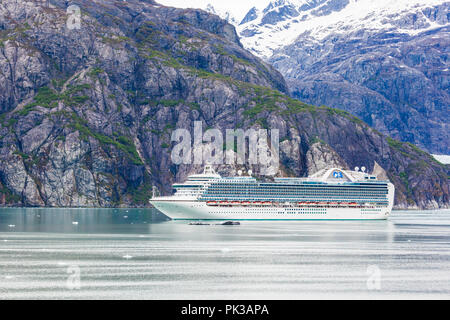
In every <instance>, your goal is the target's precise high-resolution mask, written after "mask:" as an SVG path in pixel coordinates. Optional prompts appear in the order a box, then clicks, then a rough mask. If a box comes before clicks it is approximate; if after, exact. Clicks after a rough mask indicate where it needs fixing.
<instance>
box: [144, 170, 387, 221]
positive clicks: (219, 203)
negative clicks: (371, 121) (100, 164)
mask: <svg viewBox="0 0 450 320" xmlns="http://www.w3.org/2000/svg"><path fill="white" fill-rule="evenodd" d="M173 188H174V189H175V194H174V195H173V196H169V197H155V198H152V199H151V200H150V202H151V203H152V204H153V205H154V206H155V207H156V208H157V209H158V210H160V211H161V212H163V213H164V214H165V215H167V216H169V217H170V218H172V219H176V220H189V219H195V220H322V219H323V220H341V219H342V220H349V219H355V220H357V219H358V220H359V219H361V220H371V219H377V220H378V219H387V217H388V216H389V214H390V212H391V210H392V206H393V204H394V185H393V184H392V183H390V182H389V181H380V180H378V179H377V178H376V177H375V176H371V175H369V174H366V173H364V172H360V171H350V170H341V169H337V168H334V169H328V170H325V169H324V170H321V171H319V172H317V173H316V174H314V175H312V176H310V177H308V178H275V179H274V181H271V182H261V181H258V180H256V179H255V178H253V177H250V176H249V177H245V176H238V177H221V176H220V175H219V174H217V173H216V172H215V171H214V170H213V169H212V167H211V166H206V167H205V169H204V172H203V173H202V174H195V175H191V176H189V177H188V179H187V181H186V182H185V183H177V184H174V185H173Z"/></svg>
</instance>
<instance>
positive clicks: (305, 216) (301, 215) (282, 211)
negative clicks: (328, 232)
mask: <svg viewBox="0 0 450 320" xmlns="http://www.w3.org/2000/svg"><path fill="white" fill-rule="evenodd" d="M151 203H152V204H153V205H154V206H155V207H156V208H157V209H158V210H159V211H161V212H162V213H164V214H165V215H166V216H168V217H169V218H171V219H173V220H385V219H387V218H388V217H389V214H390V213H391V209H392V208H389V207H371V208H349V207H346V208H337V207H274V206H267V207H252V206H248V207H243V206H230V207H225V206H211V205H207V204H206V202H200V201H182V200H172V199H171V200H169V199H167V200H166V199H164V200H158V199H155V200H152V201H151Z"/></svg>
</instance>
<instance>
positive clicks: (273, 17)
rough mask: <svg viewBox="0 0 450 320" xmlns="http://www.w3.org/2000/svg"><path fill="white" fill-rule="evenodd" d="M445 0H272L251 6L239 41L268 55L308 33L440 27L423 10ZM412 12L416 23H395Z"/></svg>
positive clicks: (414, 31)
mask: <svg viewBox="0 0 450 320" xmlns="http://www.w3.org/2000/svg"><path fill="white" fill-rule="evenodd" d="M446 1H448V0H395V1H392V0H376V1H374V0H297V1H295V0H273V1H270V3H269V4H268V5H267V6H265V7H264V8H263V9H262V10H258V9H257V8H252V9H251V10H250V11H249V13H248V14H247V15H246V16H245V18H244V20H242V22H241V24H240V25H239V26H238V27H237V29H238V33H239V34H240V36H241V42H242V44H243V45H244V46H245V47H247V48H248V49H250V50H252V51H253V52H254V53H255V54H257V55H259V56H261V57H265V58H268V57H270V56H271V55H272V53H273V52H274V51H275V50H276V49H278V48H280V47H282V46H285V45H288V44H290V43H292V42H293V41H295V39H296V38H297V37H298V36H299V35H301V34H305V33H308V34H309V36H310V37H311V39H314V40H316V41H320V40H321V39H323V38H325V37H326V36H328V35H330V34H333V33H349V32H351V31H352V30H358V29H364V30H381V29H393V30H396V31H398V32H404V33H408V34H417V33H419V32H422V31H425V30H429V29H433V28H436V27H441V26H442V24H439V22H438V21H431V20H430V19H428V18H427V17H425V16H424V15H423V13H422V12H423V10H426V8H430V7H432V6H436V5H440V4H443V3H445V2H446ZM410 14H416V17H417V19H420V20H421V23H420V24H411V23H397V21H399V20H400V19H401V18H405V17H407V16H408V15H410Z"/></svg>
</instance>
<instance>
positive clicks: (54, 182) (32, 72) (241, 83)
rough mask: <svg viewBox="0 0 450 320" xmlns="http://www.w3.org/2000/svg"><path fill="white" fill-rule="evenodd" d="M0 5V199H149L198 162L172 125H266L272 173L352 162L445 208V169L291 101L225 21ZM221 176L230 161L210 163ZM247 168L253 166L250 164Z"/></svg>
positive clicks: (337, 114) (411, 198) (402, 192)
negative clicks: (181, 146) (274, 132)
mask: <svg viewBox="0 0 450 320" xmlns="http://www.w3.org/2000/svg"><path fill="white" fill-rule="evenodd" d="M49 3H50V5H49V6H47V5H46V4H45V3H44V4H43V3H42V2H41V1H21V2H17V1H15V0H4V1H2V2H1V3H0V41H1V42H0V70H1V72H0V77H2V81H1V82H0V105H1V110H2V113H1V116H0V204H2V205H26V206H106V207H111V206H119V205H121V206H138V205H148V199H149V198H150V196H151V193H152V186H157V187H158V188H159V190H160V191H161V192H162V193H165V194H167V193H170V192H171V190H170V189H171V188H170V185H171V183H173V182H175V181H177V180H182V179H184V178H185V177H186V175H187V174H188V173H191V172H193V171H195V170H198V169H200V168H198V167H195V166H193V165H181V166H176V165H174V164H173V163H172V162H171V160H170V153H171V146H173V144H174V143H173V142H171V141H170V139H171V133H172V131H173V130H174V129H175V128H186V129H189V130H191V131H192V130H193V126H194V121H201V122H202V123H203V127H204V129H206V128H212V127H214V128H219V129H221V130H225V129H226V128H233V129H234V128H244V129H246V128H272V129H274V128H277V129H279V130H280V138H281V143H280V150H281V172H280V174H285V175H297V176H302V175H306V174H308V173H311V172H314V171H316V170H320V169H321V168H323V167H324V166H326V165H327V163H328V165H330V164H333V165H340V166H343V167H350V168H352V167H354V166H361V165H365V166H366V167H368V168H369V170H372V169H375V171H376V172H384V174H386V175H387V176H388V177H389V178H390V179H391V180H392V181H393V182H394V183H395V185H396V187H397V194H396V203H397V205H398V206H400V207H407V206H408V207H421V208H424V207H428V208H435V207H439V206H440V207H446V206H447V207H448V206H449V201H450V200H449V185H448V173H449V172H448V167H445V166H443V165H441V164H440V163H438V162H436V161H433V158H431V157H430V156H429V155H428V154H426V153H425V152H423V151H421V150H419V149H418V148H416V147H414V146H413V145H410V144H407V143H400V142H397V141H395V140H392V139H390V138H386V136H384V135H382V134H381V133H379V132H377V131H375V130H373V129H371V128H370V127H369V126H368V125H367V124H365V123H363V122H362V121H360V120H359V119H357V118H355V117H354V116H351V115H350V114H349V113H346V112H343V111H340V110H337V109H331V108H327V107H320V108H318V107H313V106H310V105H307V104H304V103H302V102H300V101H297V100H294V99H292V98H290V97H288V96H287V95H286V93H288V90H287V86H286V83H285V81H284V79H283V77H282V76H281V75H280V73H278V72H277V71H275V70H274V69H273V68H272V67H271V66H270V65H268V64H266V63H264V62H263V61H262V60H260V59H259V58H256V57H255V56H253V55H251V54H250V53H249V52H247V51H246V50H244V49H243V48H242V46H241V44H240V42H239V39H238V37H237V35H236V32H235V30H234V28H233V27H232V26H231V25H229V24H228V23H227V22H226V21H225V20H222V19H220V18H219V17H217V16H214V15H211V14H208V13H206V12H203V11H200V10H190V9H189V10H181V9H175V8H168V7H164V6H160V5H157V4H155V3H154V2H152V1H138V0H131V1H127V2H117V1H112V0H105V1H87V0H86V1H81V0H80V1H73V2H72V4H77V5H78V6H79V7H80V8H81V12H82V16H81V28H80V29H70V28H68V27H67V18H68V16H67V13H66V1H62V0H61V1H58V0H53V1H49ZM219 169H221V170H222V171H226V170H228V171H233V170H236V167H220V168H219ZM255 171H256V172H257V168H255Z"/></svg>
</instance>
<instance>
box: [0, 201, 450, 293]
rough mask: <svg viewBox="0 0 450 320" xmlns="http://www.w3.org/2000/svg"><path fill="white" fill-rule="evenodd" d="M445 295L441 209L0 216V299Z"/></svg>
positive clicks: (448, 226)
mask: <svg viewBox="0 0 450 320" xmlns="http://www.w3.org/2000/svg"><path fill="white" fill-rule="evenodd" d="M310 298H311V299H313V298H329V299H335V298H345V299H347V298H348V299H353V298H360V299H383V298H385V299H395V298H406V299H416V298H425V299H427V298H438V299H449V298H450V210H440V211H394V212H393V214H392V216H391V217H390V218H389V220H387V221H291V222H283V221H260V222H257V221H242V222H241V225H237V226H225V225H216V224H214V223H212V224H211V225H189V224H188V223H187V222H183V221H169V220H168V219H167V218H165V217H164V216H163V215H161V214H159V213H157V212H156V211H153V210H151V209H30V208H27V209H21V208H10V209H0V299H310Z"/></svg>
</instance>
